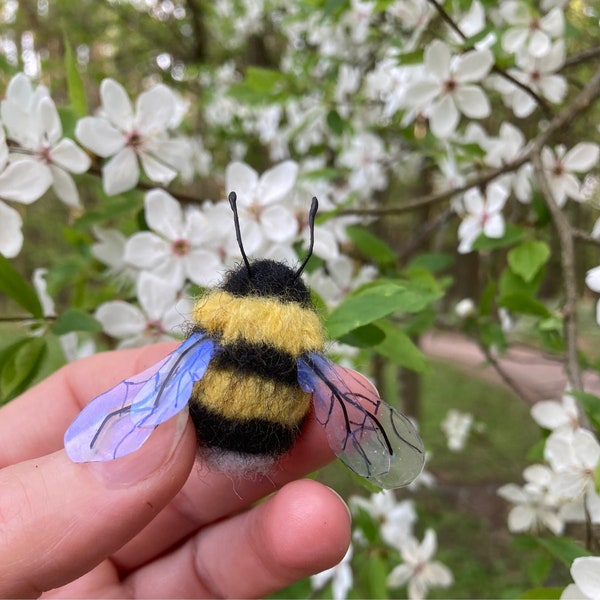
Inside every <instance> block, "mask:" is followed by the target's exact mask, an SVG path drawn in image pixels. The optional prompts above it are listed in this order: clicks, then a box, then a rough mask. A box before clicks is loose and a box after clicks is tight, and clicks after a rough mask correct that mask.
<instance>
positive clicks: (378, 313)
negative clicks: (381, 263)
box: [326, 281, 441, 338]
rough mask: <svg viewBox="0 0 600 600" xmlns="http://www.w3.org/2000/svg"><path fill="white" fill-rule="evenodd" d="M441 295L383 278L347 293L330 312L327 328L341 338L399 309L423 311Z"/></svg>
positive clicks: (400, 310) (333, 334)
mask: <svg viewBox="0 0 600 600" xmlns="http://www.w3.org/2000/svg"><path fill="white" fill-rule="evenodd" d="M440 295H441V293H440V292H433V291H431V290H423V289H422V288H419V287H418V286H416V285H410V283H409V282H400V281H398V282H396V281H383V282H381V281H379V282H377V283H375V284H371V285H368V286H365V287H363V288H361V289H360V290H358V291H357V292H356V293H355V294H353V295H349V296H347V297H346V298H345V299H344V300H343V301H342V303H341V304H340V305H339V306H338V307H337V308H336V309H335V310H334V311H333V312H332V313H331V314H330V315H329V318H328V319H327V321H326V329H327V331H328V332H329V335H330V337H334V338H338V337H340V336H342V335H344V334H346V333H348V332H350V331H352V330H353V329H356V328H357V327H362V326H363V325H368V324H369V323H373V322H374V321H377V320H379V319H381V318H383V317H386V316H388V315H390V314H392V313H395V312H409V313H414V312H419V311H420V310H422V309H424V308H425V307H426V306H427V305H428V304H430V303H431V302H433V301H434V300H436V299H437V298H438V297H439V296H440Z"/></svg>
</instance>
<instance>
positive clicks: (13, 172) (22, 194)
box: [0, 158, 52, 204]
mask: <svg viewBox="0 0 600 600" xmlns="http://www.w3.org/2000/svg"><path fill="white" fill-rule="evenodd" d="M51 184H52V173H51V172H50V169H49V168H48V167H47V166H46V165H44V164H42V163H41V162H38V161H37V160H32V159H30V158H23V159H22V160H16V161H15V162H13V163H11V164H9V165H8V167H6V169H4V171H2V173H0V198H3V199H5V200H12V201H13V202H21V203H22V204H31V203H32V202H35V201H36V200H37V199H38V198H40V196H42V195H43V194H44V193H45V192H46V190H47V189H48V188H49V187H50V185H51Z"/></svg>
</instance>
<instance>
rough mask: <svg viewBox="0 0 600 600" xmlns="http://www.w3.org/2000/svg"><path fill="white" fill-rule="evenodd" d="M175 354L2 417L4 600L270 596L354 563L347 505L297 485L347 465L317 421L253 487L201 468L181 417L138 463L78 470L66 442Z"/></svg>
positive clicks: (107, 371)
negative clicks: (93, 407) (108, 393)
mask: <svg viewBox="0 0 600 600" xmlns="http://www.w3.org/2000/svg"><path fill="white" fill-rule="evenodd" d="M172 349H173V344H158V345H156V346H148V347H145V348H140V349H135V350H122V351H118V352H108V353H104V354H98V355H95V356H92V357H90V358H87V359H84V360H81V361H77V362H75V363H71V364H69V365H67V366H66V367H64V368H63V369H61V370H60V371H58V372H57V373H55V374H53V375H52V376H50V377H49V378H48V379H46V380H45V381H43V382H41V383H40V384H39V385H37V386H36V387H34V388H32V389H31V390H29V391H28V392H26V393H25V394H23V395H22V396H21V397H19V398H17V399H15V400H13V401H12V402H10V403H9V404H8V405H6V406H4V407H3V408H2V409H0V490H2V493H1V494H0V532H1V535H0V564H1V565H2V572H1V573H0V597H3V598H6V597H31V596H38V595H40V594H42V593H43V592H47V594H45V597H49V598H50V597H61V598H64V597H80V598H81V597H96V598H97V597H121V598H122V597H130V598H138V597H145V598H149V597H162V598H166V597H178V598H183V597H226V596H234V597H254V596H255V597H259V596H263V595H265V594H268V593H269V592H272V591H275V590H277V589H279V588H282V587H284V586H286V585H288V584H290V583H292V582H294V581H296V580H298V579H301V578H303V577H306V576H308V575H310V574H312V573H315V572H318V571H321V570H324V569H326V568H328V567H330V566H332V565H334V564H335V563H337V562H338V561H339V560H340V559H341V558H342V557H343V555H344V553H345V551H346V548H347V546H348V543H349V539H350V517H349V513H348V510H347V508H346V506H345V504H344V503H343V502H342V500H341V499H340V498H339V497H338V496H337V494H335V492H333V491H332V490H330V489H329V488H327V487H326V486H323V485H321V484H319V483H317V482H315V481H310V480H297V478H298V477H302V476H303V475H305V474H307V473H310V472H311V471H313V470H315V469H316V468H318V467H320V466H322V465H324V464H326V463H327V462H329V461H330V460H331V459H332V458H333V455H332V453H331V450H330V449H329V447H328V444H327V441H326V439H325V435H324V433H323V431H322V429H321V428H320V427H319V426H318V425H317V424H316V423H315V422H314V420H310V419H309V422H308V423H307V424H306V425H305V427H304V430H303V432H302V434H301V436H300V439H299V440H298V442H297V444H296V445H295V447H294V448H293V450H292V451H291V452H290V453H289V454H288V455H286V456H285V457H283V458H282V460H281V461H280V464H279V465H278V466H276V467H275V468H274V469H273V470H272V472H271V473H270V476H269V477H257V478H255V479H252V480H250V479H240V480H239V481H238V480H236V481H232V480H231V479H230V478H228V477H226V476H225V475H223V474H220V473H216V472H211V471H208V470H207V469H206V468H203V466H202V465H200V464H199V463H198V462H196V463H194V460H195V458H196V436H195V432H194V430H193V426H192V425H191V422H190V420H189V419H188V420H187V421H185V422H184V421H183V420H182V419H181V418H180V417H177V416H176V417H173V418H172V419H170V420H169V421H167V422H166V423H164V424H162V425H160V426H159V427H158V428H157V429H156V431H155V432H154V433H153V434H152V435H151V436H150V438H149V439H148V441H147V442H146V443H145V444H144V446H142V448H140V450H138V451H137V452H135V453H133V454H131V455H129V456H126V457H123V458H120V459H117V460H115V461H108V462H104V463H84V464H75V463H73V462H71V460H70V459H69V458H68V457H67V455H66V453H65V451H64V448H63V434H64V432H65V430H66V428H67V426H68V425H69V424H70V423H71V421H72V420H73V419H74V418H75V416H76V415H77V414H78V413H79V411H80V410H81V408H82V407H83V406H84V405H85V404H86V403H87V402H89V401H90V400H91V399H92V398H93V397H94V396H96V395H97V394H99V393H101V392H102V391H104V390H106V389H108V388H110V387H111V386H113V385H115V384H116V383H118V382H119V381H121V380H123V379H125V378H126V377H128V376H130V375H132V374H133V373H137V372H140V371H142V370H144V369H145V368H147V367H148V366H150V365H151V364H154V363H155V362H157V361H158V360H159V359H160V358H161V357H163V356H165V355H166V354H167V352H169V351H170V350H172ZM174 437H175V438H176V441H175V443H174V442H173V439H174ZM278 488H281V489H279V491H277V492H276V493H275V494H273V495H272V496H270V497H269V498H267V500H266V501H264V502H262V503H260V504H258V505H256V506H251V505H252V503H253V502H255V501H256V500H258V499H260V498H262V497H264V496H265V495H268V494H270V493H272V492H274V491H275V490H276V489H278Z"/></svg>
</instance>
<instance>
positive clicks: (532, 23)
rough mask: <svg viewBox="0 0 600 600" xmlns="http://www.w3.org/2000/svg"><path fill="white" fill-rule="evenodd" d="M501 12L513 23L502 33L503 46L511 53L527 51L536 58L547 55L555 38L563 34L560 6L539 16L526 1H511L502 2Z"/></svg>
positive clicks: (505, 18)
mask: <svg viewBox="0 0 600 600" xmlns="http://www.w3.org/2000/svg"><path fill="white" fill-rule="evenodd" d="M499 12H500V14H501V16H502V18H503V19H504V20H505V21H506V22H507V23H508V24H509V25H511V26H512V27H510V28H509V29H507V30H506V32H505V33H504V35H503V36H502V48H503V49H504V50H505V51H506V52H509V53H511V54H516V53H518V52H523V51H526V52H527V53H529V54H530V55H531V56H533V57H535V58H539V57H541V56H545V55H546V54H548V52H550V47H551V44H552V41H553V39H556V38H558V37H560V36H562V35H563V32H564V28H565V20H564V15H563V11H562V10H561V9H560V8H557V7H555V8H553V9H552V10H551V11H550V12H549V13H548V14H546V15H543V16H539V15H537V14H534V13H533V11H532V9H531V8H530V7H529V5H528V4H526V3H525V2H520V1H513V0H509V1H508V2H506V1H505V2H502V3H500V5H499Z"/></svg>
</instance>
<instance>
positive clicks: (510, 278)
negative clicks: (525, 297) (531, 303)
mask: <svg viewBox="0 0 600 600" xmlns="http://www.w3.org/2000/svg"><path fill="white" fill-rule="evenodd" d="M545 271H546V269H545V268H542V269H540V270H539V271H538V272H537V273H536V275H535V276H534V277H533V279H532V280H531V281H530V282H527V281H525V280H524V279H523V278H522V277H521V276H520V275H517V274H516V273H515V272H514V271H512V270H511V269H510V268H508V267H507V268H506V269H504V270H503V271H502V273H501V275H500V281H499V291H500V295H504V294H511V293H513V292H525V293H526V294H529V295H530V296H535V294H537V292H538V290H539V288H540V286H541V285H542V282H543V281H544V275H545Z"/></svg>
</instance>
